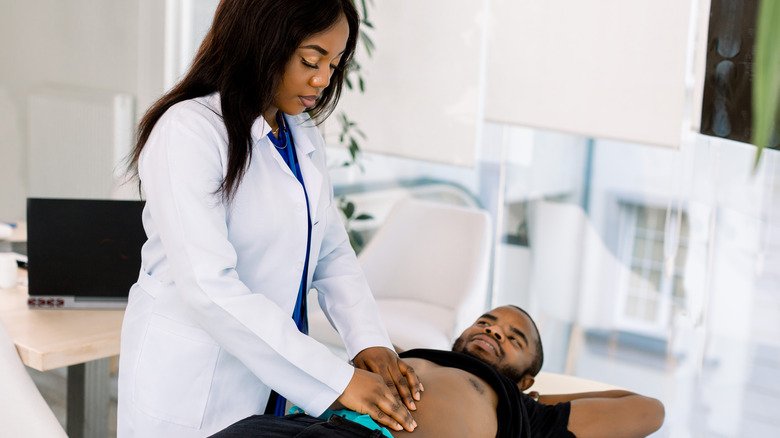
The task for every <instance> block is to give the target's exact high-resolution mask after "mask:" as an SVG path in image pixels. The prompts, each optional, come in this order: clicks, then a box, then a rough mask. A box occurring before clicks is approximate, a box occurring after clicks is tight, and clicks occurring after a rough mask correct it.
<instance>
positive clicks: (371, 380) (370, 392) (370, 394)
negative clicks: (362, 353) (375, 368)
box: [336, 368, 417, 432]
mask: <svg viewBox="0 0 780 438" xmlns="http://www.w3.org/2000/svg"><path fill="white" fill-rule="evenodd" d="M336 402H337V403H340V404H341V405H343V406H344V407H345V408H347V409H351V410H353V411H355V412H358V413H360V414H366V415H370V416H371V418H373V419H374V420H376V422H377V423H379V424H381V425H383V426H387V427H389V428H391V429H393V430H397V431H398V430H401V429H406V430H408V431H409V432H411V431H413V430H414V428H416V427H417V423H416V422H415V421H414V418H413V417H412V414H410V413H409V411H408V410H407V409H406V407H404V405H403V404H402V403H401V400H400V399H399V398H398V394H397V393H396V392H394V391H391V390H390V388H388V387H387V386H386V384H385V382H384V381H383V380H382V377H380V376H379V375H378V374H375V373H372V372H369V371H366V370H361V369H359V368H355V374H353V375H352V380H350V381H349V385H347V388H346V389H345V390H344V392H343V393H342V394H341V395H340V396H339V398H338V399H337V400H336Z"/></svg>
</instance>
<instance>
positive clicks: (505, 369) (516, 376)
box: [452, 336, 528, 383]
mask: <svg viewBox="0 0 780 438" xmlns="http://www.w3.org/2000/svg"><path fill="white" fill-rule="evenodd" d="M465 348H466V340H465V339H463V337H462V336H461V337H459V338H458V339H456V340H455V343H454V344H453V345H452V351H454V352H456V353H463V354H466V355H468V356H471V357H473V358H475V359H479V360H480V361H482V362H484V363H486V364H488V365H490V366H491V367H493V368H495V369H496V370H497V371H498V372H499V373H501V374H503V375H505V376H506V377H509V378H510V379H512V381H513V382H515V383H520V380H522V379H523V376H525V375H526V374H528V370H527V369H526V370H520V369H518V368H517V367H513V366H512V365H500V364H495V363H490V362H488V361H487V360H485V359H483V358H481V357H479V356H476V355H474V354H472V353H470V352H469V351H466V349H465Z"/></svg>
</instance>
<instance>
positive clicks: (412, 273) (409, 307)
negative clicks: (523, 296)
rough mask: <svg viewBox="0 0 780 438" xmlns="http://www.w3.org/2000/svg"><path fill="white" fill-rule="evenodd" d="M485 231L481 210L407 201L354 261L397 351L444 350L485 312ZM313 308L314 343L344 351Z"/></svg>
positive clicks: (487, 250) (487, 227)
mask: <svg viewBox="0 0 780 438" xmlns="http://www.w3.org/2000/svg"><path fill="white" fill-rule="evenodd" d="M490 228H491V227H490V217H489V215H488V214H487V212H485V211H483V210H477V209H473V208H467V207H461V206H454V205H448V204H441V203H434V202H428V201H421V200H416V199H412V198H407V199H403V200H401V201H399V202H398V203H397V204H396V205H395V206H394V207H393V209H392V211H391V212H390V213H389V214H388V216H387V218H386V220H385V222H384V223H383V224H382V226H381V227H380V228H379V230H378V231H377V233H376V235H375V236H374V237H373V238H372V239H371V241H369V243H368V244H367V245H366V247H365V248H364V249H363V251H362V252H361V253H360V255H359V256H358V261H359V262H360V264H361V266H362V267H363V270H364V272H365V274H366V278H367V279H368V283H369V285H370V286H371V290H372V292H373V294H374V297H375V298H376V301H377V305H378V307H379V311H380V313H381V315H382V318H383V320H384V323H385V326H386V327H387V331H388V334H389V335H390V340H391V341H392V342H393V344H394V345H396V346H397V347H399V348H401V349H403V350H408V349H411V348H439V349H449V348H450V347H452V342H453V341H454V339H455V338H456V337H457V336H458V335H459V334H460V333H461V331H462V330H463V329H464V328H465V327H467V326H468V325H470V324H471V323H472V322H473V320H474V319H475V318H477V317H478V316H479V315H480V314H481V313H482V312H484V311H485V309H486V308H487V306H488V271H489V265H490V248H491V244H490V242H491V237H490V236H491V233H490ZM315 301H316V300H314V299H310V302H312V303H313V302H315ZM312 307H313V308H312V309H311V310H310V313H309V328H310V333H311V335H312V336H313V337H314V338H316V339H318V340H320V341H321V342H323V343H325V344H329V345H330V346H334V345H335V346H337V347H338V346H340V347H341V348H343V344H342V343H341V339H340V337H339V336H338V334H337V333H336V331H335V330H334V329H333V328H332V327H331V326H330V324H329V323H328V321H327V318H326V317H325V315H324V314H323V313H322V311H321V310H319V308H318V307H317V306H316V305H314V306H312Z"/></svg>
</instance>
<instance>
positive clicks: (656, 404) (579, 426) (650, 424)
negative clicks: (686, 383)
mask: <svg viewBox="0 0 780 438" xmlns="http://www.w3.org/2000/svg"><path fill="white" fill-rule="evenodd" d="M567 401H570V402H571V413H570V414H569V426H568V429H569V431H571V432H572V433H573V434H574V435H576V436H577V438H589V437H600V438H611V437H613V438H633V437H646V436H647V435H649V434H651V433H653V432H655V431H656V430H658V429H659V428H660V427H661V425H662V424H663V420H664V405H663V404H661V402H660V401H658V400H656V399H654V398H651V397H645V396H642V395H639V394H635V393H633V392H630V391H623V390H612V391H599V392H582V393H577V394H555V395H541V396H539V403H543V404H546V405H554V404H557V403H560V402H567Z"/></svg>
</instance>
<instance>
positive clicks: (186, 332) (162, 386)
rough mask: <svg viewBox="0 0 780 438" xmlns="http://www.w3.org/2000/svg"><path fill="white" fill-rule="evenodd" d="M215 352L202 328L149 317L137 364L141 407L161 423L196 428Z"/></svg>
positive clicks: (201, 414) (215, 346) (216, 350)
mask: <svg viewBox="0 0 780 438" xmlns="http://www.w3.org/2000/svg"><path fill="white" fill-rule="evenodd" d="M219 350H220V347H219V345H218V344H217V343H216V342H215V341H214V340H213V339H212V338H211V337H210V336H208V335H207V334H206V333H205V332H204V331H203V330H201V329H200V328H197V327H192V326H188V325H184V324H181V323H179V322H176V321H174V320H171V319H169V318H166V317H164V316H161V315H158V314H152V316H151V319H150V321H149V328H148V331H147V333H146V338H145V340H144V344H143V347H142V349H141V354H140V358H139V362H138V376H137V379H136V388H135V401H136V403H137V404H138V406H139V408H140V409H141V410H142V411H144V412H145V413H146V414H147V415H150V416H152V417H155V418H158V419H160V420H164V421H168V422H171V423H175V424H179V425H182V426H186V427H191V428H196V429H197V428H200V425H201V423H202V421H203V415H204V412H205V410H206V402H207V400H208V396H209V391H210V390H211V383H212V378H213V376H214V369H215V368H216V365H217V358H218V356H219Z"/></svg>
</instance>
